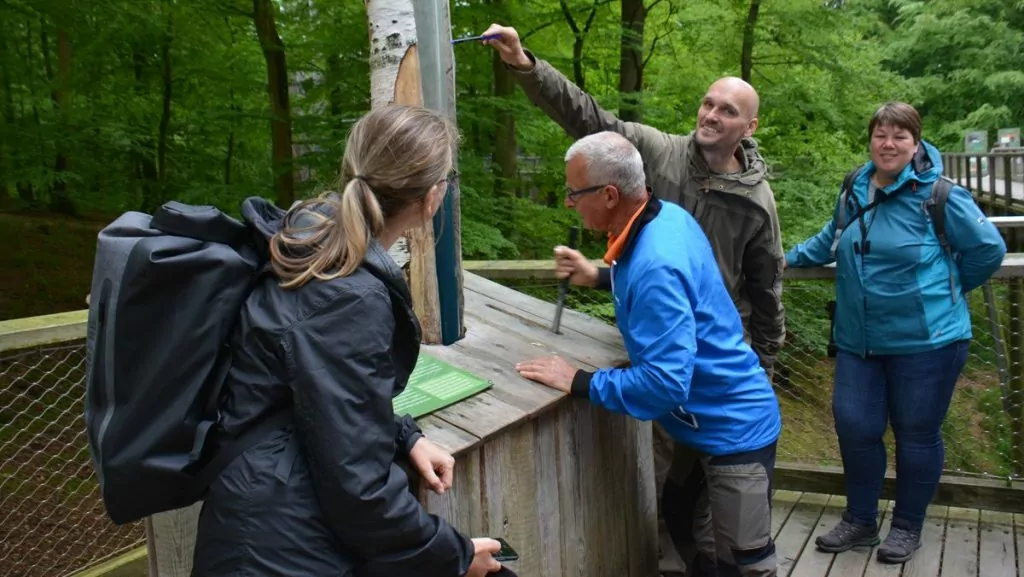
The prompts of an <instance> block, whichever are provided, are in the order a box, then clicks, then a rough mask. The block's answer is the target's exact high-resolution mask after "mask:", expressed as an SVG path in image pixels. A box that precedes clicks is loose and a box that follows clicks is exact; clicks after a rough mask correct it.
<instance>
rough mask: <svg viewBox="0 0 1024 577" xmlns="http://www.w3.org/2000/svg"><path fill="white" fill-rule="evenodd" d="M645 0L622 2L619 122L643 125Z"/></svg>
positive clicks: (625, 0)
mask: <svg viewBox="0 0 1024 577" xmlns="http://www.w3.org/2000/svg"><path fill="white" fill-rule="evenodd" d="M646 20H647V7H646V6H644V0H622V42H621V51H620V57H619V118H620V119H622V120H624V121H626V122H641V121H643V90H644V23H645V21H646Z"/></svg>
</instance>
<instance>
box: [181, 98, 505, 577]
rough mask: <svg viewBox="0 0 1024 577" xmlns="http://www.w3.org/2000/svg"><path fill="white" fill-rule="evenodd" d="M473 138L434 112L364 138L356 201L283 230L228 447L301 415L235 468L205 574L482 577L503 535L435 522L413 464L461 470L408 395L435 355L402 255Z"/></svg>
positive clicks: (203, 565) (229, 404)
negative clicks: (404, 411)
mask: <svg viewBox="0 0 1024 577" xmlns="http://www.w3.org/2000/svg"><path fill="white" fill-rule="evenodd" d="M457 145H458V134H457V132H456V130H455V128H454V127H453V126H452V124H451V122H450V121H448V120H447V119H446V118H445V117H443V116H441V115H439V114H437V113H435V112H433V111H430V110H428V109H425V108H421V107H411V106H399V105H393V106H386V107H383V108H379V109H376V110H373V111H372V112H370V113H368V114H367V115H365V116H363V117H362V118H361V119H360V120H359V121H358V122H356V124H355V125H354V126H353V127H352V130H351V133H350V134H349V137H348V141H347V143H346V147H345V156H344V159H343V161H342V166H341V178H340V183H339V184H340V186H339V190H340V192H337V191H332V192H328V193H325V194H323V195H320V196H319V197H317V198H314V199H310V200H307V201H304V202H301V203H299V204H297V205H296V206H294V207H292V208H291V209H290V210H288V212H287V213H284V214H283V216H282V217H280V218H272V217H268V218H267V220H266V221H265V222H262V223H259V226H258V227H257V228H259V229H260V230H263V231H266V235H267V245H268V252H269V255H270V267H269V269H270V270H268V271H267V273H266V274H265V276H264V278H263V279H262V281H261V282H259V283H258V284H257V286H256V287H255V289H254V290H253V292H252V294H251V295H250V297H249V298H248V300H247V301H246V304H245V306H244V307H243V309H242V312H241V318H240V319H239V322H238V326H237V328H236V330H235V334H234V335H233V337H232V343H231V345H232V351H233V353H232V354H233V356H232V366H231V369H230V373H229V376H228V379H227V382H226V383H225V385H224V392H223V394H222V397H221V403H220V413H221V419H220V421H219V423H218V429H217V431H216V435H217V438H218V439H225V440H226V439H230V438H233V437H236V436H237V435H239V434H240V433H242V432H243V431H246V430H249V429H250V428H252V427H254V426H256V425H258V424H259V423H260V422H261V421H262V420H263V419H265V418H267V417H268V416H269V415H272V414H274V413H275V412H277V411H279V410H281V408H282V407H288V410H290V411H292V413H293V416H294V418H293V419H292V424H291V425H289V426H286V427H283V428H281V429H279V430H276V431H274V432H272V433H270V434H268V435H267V438H266V439H265V440H263V441H262V442H259V443H256V444H255V445H254V446H252V447H250V448H249V449H248V450H246V451H245V452H244V453H242V454H241V455H240V456H239V457H238V458H236V459H235V460H234V461H233V462H232V463H231V464H230V465H228V466H227V468H225V470H224V471H223V472H222V473H221V475H220V477H219V478H218V479H217V480H216V481H214V482H213V483H212V485H211V487H210V490H209V492H208V494H207V495H206V498H205V500H204V504H203V510H202V513H201V515H200V519H199V528H198V535H197V539H196V547H195V553H194V567H193V571H192V575H193V577H212V576H218V577H223V576H242V575H244V576H246V577H262V576H271V575H274V576H292V575H296V576H297V575H310V576H324V577H327V576H330V577H364V576H365V577H369V576H376V575H381V576H388V577H403V576H410V577H411V576H413V575H415V576H417V577H461V576H463V575H466V576H470V577H482V576H483V575H485V574H487V573H489V572H495V571H499V570H500V569H501V565H500V564H499V563H498V562H497V561H495V560H494V558H493V557H492V554H493V553H496V552H497V551H498V549H499V544H498V542H497V541H494V540H492V539H472V540H471V539H467V538H466V537H464V536H462V535H460V534H459V533H458V532H457V531H456V530H455V529H454V528H453V527H452V526H451V525H449V524H448V523H447V522H445V521H444V520H443V519H441V518H439V517H436V516H434V515H430V514H428V513H427V512H426V511H425V510H424V509H423V507H422V506H421V505H420V503H419V502H418V501H417V500H416V498H415V496H414V495H413V494H412V493H411V492H410V490H409V480H408V478H407V477H406V475H405V473H404V472H403V469H402V468H401V467H400V466H399V465H398V463H397V462H396V459H398V458H408V461H409V463H410V464H411V465H412V468H413V469H414V470H415V471H416V472H417V473H419V475H421V476H422V477H423V479H422V480H423V482H425V483H426V484H427V486H428V487H430V488H431V489H432V490H434V491H435V492H437V493H444V492H445V491H446V490H447V489H448V488H449V487H450V486H451V482H452V468H453V466H454V464H455V461H454V459H453V458H452V457H451V455H449V454H447V453H446V452H444V451H443V450H441V449H440V448H438V447H437V446H435V445H434V444H433V443H431V442H430V441H429V440H427V438H426V437H424V436H423V433H422V432H421V431H420V430H419V428H418V427H417V426H416V423H415V422H414V421H413V420H412V418H411V417H409V416H401V417H400V416H398V415H395V414H394V411H393V409H392V399H393V398H394V397H395V396H397V395H398V394H399V393H401V392H402V390H403V389H404V388H405V385H406V383H407V382H408V379H409V375H410V374H411V373H412V370H413V367H414V366H415V363H416V358H417V356H418V354H419V342H420V327H419V324H418V323H417V320H416V316H415V315H414V314H413V311H412V304H411V300H410V295H409V288H408V286H407V285H406V283H405V279H404V277H403V275H402V272H401V270H400V269H399V268H398V267H397V266H396V265H395V263H394V261H393V260H391V257H390V256H389V255H388V252H387V251H388V248H390V247H391V245H392V244H394V242H395V241H396V240H398V238H399V237H400V236H401V235H402V234H403V233H404V232H405V231H406V230H409V229H412V228H416V227H420V226H425V225H428V224H430V223H431V222H432V218H433V216H434V213H435V212H436V211H437V209H438V207H439V206H440V205H441V202H442V201H443V200H444V195H445V192H446V191H447V188H448V184H449V175H450V174H452V171H453V159H454V157H455V152H456V147H457Z"/></svg>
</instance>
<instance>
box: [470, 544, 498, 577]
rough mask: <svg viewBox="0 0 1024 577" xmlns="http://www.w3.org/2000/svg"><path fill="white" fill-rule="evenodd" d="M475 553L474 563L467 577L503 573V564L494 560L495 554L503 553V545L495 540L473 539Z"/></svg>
mask: <svg viewBox="0 0 1024 577" xmlns="http://www.w3.org/2000/svg"><path fill="white" fill-rule="evenodd" d="M473 551H474V554H473V562H472V563H470V565H469V571H467V572H466V575H465V577H484V576H485V575H487V574H488V573H494V572H495V571H501V563H498V561H497V560H496V559H495V558H494V554H495V553H497V552H498V551H501V543H498V542H497V541H495V540H494V539H486V538H484V539H473Z"/></svg>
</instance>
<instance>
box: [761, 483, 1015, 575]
mask: <svg viewBox="0 0 1024 577" xmlns="http://www.w3.org/2000/svg"><path fill="white" fill-rule="evenodd" d="M845 505H846V500H845V498H844V497H838V496H834V495H832V496H829V495H822V494H820V493H795V492H792V491H777V492H776V493H775V497H774V501H773V505H772V530H773V532H774V535H775V546H776V549H777V552H778V556H779V577H878V576H884V577H900V576H902V577H1011V576H1016V575H1019V574H1024V551H1020V553H1018V549H1024V515H1019V514H1018V515H1014V514H1010V513H996V512H992V511H983V510H979V509H963V508H959V507H931V508H930V509H929V511H928V518H927V520H926V521H925V528H924V532H923V533H922V546H921V549H920V550H918V552H917V554H916V555H915V556H914V558H913V559H912V560H911V561H910V562H909V563H906V564H905V565H886V564H883V563H879V562H878V561H877V559H875V551H874V549H868V548H859V549H853V550H850V551H847V552H845V553H840V554H838V555H831V554H828V553H822V552H820V551H818V550H817V549H816V548H815V546H814V538H815V537H817V536H818V535H821V534H822V533H825V532H827V531H829V530H830V529H831V528H832V527H833V526H834V525H835V524H836V523H838V522H839V516H840V514H841V512H842V510H843V508H844V507H845ZM891 507H892V502H891V501H883V502H881V503H880V504H879V510H880V511H882V512H883V513H882V532H881V536H882V538H883V539H884V538H885V535H886V534H887V533H888V532H889V523H890V518H889V515H888V512H889V509H890V508H891Z"/></svg>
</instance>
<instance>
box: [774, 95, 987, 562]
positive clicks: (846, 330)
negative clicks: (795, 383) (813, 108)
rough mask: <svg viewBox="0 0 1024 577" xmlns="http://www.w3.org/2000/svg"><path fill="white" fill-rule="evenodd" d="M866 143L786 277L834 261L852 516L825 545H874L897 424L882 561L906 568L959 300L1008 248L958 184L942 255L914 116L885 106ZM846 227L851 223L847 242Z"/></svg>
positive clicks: (929, 171)
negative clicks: (864, 154) (891, 505)
mask: <svg viewBox="0 0 1024 577" xmlns="http://www.w3.org/2000/svg"><path fill="white" fill-rule="evenodd" d="M868 134H869V135H870V138H871V161H870V162H868V163H867V164H866V165H864V166H863V167H862V169H861V170H859V171H858V172H857V173H856V176H855V177H854V178H853V180H852V182H851V185H850V191H849V193H848V194H847V195H845V200H846V201H845V203H842V200H841V201H840V203H837V205H836V210H835V212H834V213H833V217H832V220H831V221H830V222H829V223H828V224H826V225H825V227H824V228H822V230H821V232H819V233H818V234H817V235H815V236H814V237H812V238H810V239H808V240H807V241H806V242H803V243H800V244H799V245H797V246H796V247H795V248H794V249H792V250H791V251H790V252H789V253H788V254H787V255H786V261H787V266H791V267H811V266H821V265H824V264H828V263H831V262H835V263H836V310H835V329H834V334H833V338H834V339H835V344H836V348H837V353H836V366H835V385H834V391H833V396H832V412H833V416H834V417H835V427H836V434H837V435H838V437H839V448H840V452H841V453H842V458H843V468H844V470H845V476H846V491H847V509H846V511H844V513H843V518H842V520H841V521H840V523H839V524H838V525H836V527H835V528H834V529H832V530H831V531H830V532H829V533H827V534H825V535H822V536H820V537H818V539H817V540H816V544H817V546H818V548H819V549H821V550H823V551H826V552H833V553H838V552H841V551H846V550H848V549H851V548H853V547H856V546H861V545H877V544H878V543H879V536H878V525H877V516H878V500H879V497H880V495H881V490H882V481H883V479H884V476H885V469H886V452H885V445H884V444H883V443H882V436H883V434H884V433H885V429H886V425H887V424H889V423H891V424H892V429H893V433H894V436H895V439H896V470H897V471H898V475H897V479H896V507H895V510H894V511H893V520H892V529H891V530H890V532H889V534H888V535H887V536H886V539H885V543H883V544H882V546H881V547H879V549H878V559H879V560H880V561H883V562H889V563H902V562H905V561H907V560H909V559H910V558H911V557H912V556H913V555H914V551H916V550H917V548H918V547H920V541H921V528H922V526H923V524H924V516H925V509H926V508H927V506H928V504H929V502H930V501H931V498H932V496H933V495H934V493H935V488H936V486H937V485H938V481H939V477H940V475H941V474H942V468H943V460H944V457H945V452H944V447H943V444H942V435H941V432H940V428H941V426H942V422H943V420H944V419H945V417H946V412H947V411H948V409H949V403H950V400H951V399H952V396H953V389H954V387H955V385H956V381H957V378H958V377H959V376H960V371H961V370H962V369H963V366H964V363H965V362H966V360H967V348H968V344H969V342H970V339H971V319H970V313H969V311H968V309H967V300H966V299H965V298H964V295H965V294H966V293H967V292H968V291H970V290H972V289H974V288H977V287H978V286H980V285H982V284H984V283H985V281H986V280H988V278H989V277H990V276H991V275H992V274H993V273H994V272H995V271H996V270H998V269H999V266H1000V264H1001V263H1002V260H1003V256H1004V255H1005V254H1006V245H1005V244H1004V243H1003V240H1002V237H1001V236H1000V234H999V231H998V230H997V229H996V228H995V226H994V225H993V224H992V223H991V222H989V221H988V219H987V218H985V215H984V214H982V212H981V211H980V210H979V209H978V207H977V205H976V204H975V202H974V199H973V197H972V196H971V194H970V193H969V192H968V191H966V190H964V189H963V188H961V187H959V186H955V185H953V186H952V188H951V189H950V191H949V196H948V199H947V201H946V203H945V210H944V215H945V227H944V228H945V234H946V238H947V241H948V243H949V248H950V250H949V251H948V252H947V251H946V250H944V249H943V246H942V244H941V243H940V241H939V237H938V236H937V234H936V232H935V228H934V226H933V223H932V221H931V217H930V213H929V203H930V202H931V201H932V186H933V185H934V184H935V183H936V182H937V181H938V180H939V179H940V178H941V175H942V159H941V156H940V154H939V151H938V150H937V149H936V148H935V147H934V146H932V145H931V144H929V143H927V142H924V141H922V140H921V119H920V116H919V115H918V113H917V111H916V110H915V109H914V108H913V107H911V106H910V105H908V104H904V103H901V102H891V103H887V104H885V105H883V106H882V107H880V108H879V109H878V110H877V111H876V112H875V114H874V116H873V117H872V118H871V121H870V123H869V124H868ZM842 198H843V197H841V199H842ZM840 215H842V217H840ZM837 220H842V221H843V222H845V223H847V224H848V226H846V227H844V228H843V229H841V230H838V234H837V227H838V223H837Z"/></svg>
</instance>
